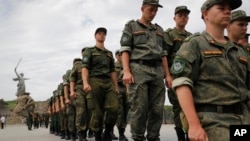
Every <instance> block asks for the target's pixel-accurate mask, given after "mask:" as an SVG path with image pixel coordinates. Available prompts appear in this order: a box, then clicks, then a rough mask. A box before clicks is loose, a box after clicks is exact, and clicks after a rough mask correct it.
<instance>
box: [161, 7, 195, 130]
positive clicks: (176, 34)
mask: <svg viewBox="0 0 250 141" xmlns="http://www.w3.org/2000/svg"><path fill="white" fill-rule="evenodd" d="M181 8H182V7H181ZM184 8H185V7H184ZM177 10H180V9H177ZM176 12H178V11H176ZM176 12H175V13H176ZM190 35H191V33H190V32H188V31H185V32H180V31H179V30H178V29H177V28H169V29H167V30H166V31H165V32H164V39H165V40H166V42H167V44H168V45H169V46H170V49H169V53H168V64H169V65H168V66H169V67H171V65H172V62H173V60H174V57H175V55H176V52H177V51H178V50H179V48H180V47H181V45H182V43H183V41H184V40H185V38H187V37H188V36H190ZM168 99H169V102H170V103H171V104H172V105H173V112H174V124H175V126H176V127H179V128H182V124H181V120H180V112H181V107H180V104H179V102H178V99H177V96H176V94H175V92H174V91H173V90H172V89H168Z"/></svg>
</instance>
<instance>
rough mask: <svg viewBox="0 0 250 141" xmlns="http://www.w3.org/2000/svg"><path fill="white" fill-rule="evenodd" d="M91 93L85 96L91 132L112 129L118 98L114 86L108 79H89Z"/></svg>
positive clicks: (115, 117)
mask: <svg viewBox="0 0 250 141" xmlns="http://www.w3.org/2000/svg"><path fill="white" fill-rule="evenodd" d="M89 83H90V85H91V89H92V90H91V92H90V93H89V94H88V95H87V101H88V108H89V109H90V110H91V118H90V128H91V129H92V131H95V132H97V131H100V130H102V129H103V123H104V124H105V128H112V129H113V127H114V125H115V123H116V120H117V113H118V109H119V105H118V96H117V93H116V92H115V89H114V84H113V82H112V80H111V79H110V78H96V77H91V78H90V79H89Z"/></svg>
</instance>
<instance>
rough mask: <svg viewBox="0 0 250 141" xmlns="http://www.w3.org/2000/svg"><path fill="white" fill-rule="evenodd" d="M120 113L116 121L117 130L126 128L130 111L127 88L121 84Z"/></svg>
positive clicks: (119, 96)
mask: <svg viewBox="0 0 250 141" xmlns="http://www.w3.org/2000/svg"><path fill="white" fill-rule="evenodd" d="M118 86H119V95H118V100H119V111H118V117H117V121H116V126H117V128H119V129H120V128H126V126H127V116H128V111H129V103H128V98H127V92H126V87H125V86H124V85H123V84H119V85H118Z"/></svg>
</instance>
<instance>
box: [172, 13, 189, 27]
mask: <svg viewBox="0 0 250 141" xmlns="http://www.w3.org/2000/svg"><path fill="white" fill-rule="evenodd" d="M188 15H189V13H188V12H185V11H183V12H178V13H176V14H175V16H174V20H175V22H176V24H177V25H179V26H185V25H186V24H187V22H188V19H189V16H188Z"/></svg>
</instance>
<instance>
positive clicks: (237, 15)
mask: <svg viewBox="0 0 250 141" xmlns="http://www.w3.org/2000/svg"><path fill="white" fill-rule="evenodd" d="M235 20H244V21H247V22H250V16H247V14H246V12H245V11H243V10H236V11H233V12H232V14H231V20H230V22H233V21H235Z"/></svg>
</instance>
